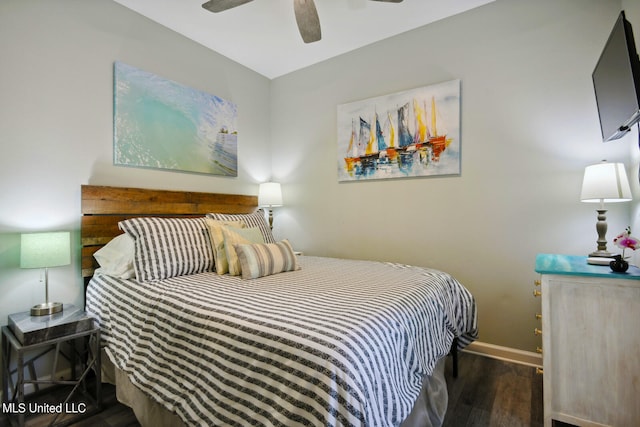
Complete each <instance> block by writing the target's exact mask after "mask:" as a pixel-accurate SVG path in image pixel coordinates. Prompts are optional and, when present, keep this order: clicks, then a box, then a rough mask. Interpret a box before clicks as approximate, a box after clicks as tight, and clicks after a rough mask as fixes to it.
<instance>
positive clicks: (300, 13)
mask: <svg viewBox="0 0 640 427" xmlns="http://www.w3.org/2000/svg"><path fill="white" fill-rule="evenodd" d="M293 10H294V12H295V14H296V22H297V23H298V30H299V31H300V36H302V41H304V42H305V43H313V42H317V41H318V40H320V39H321V38H322V31H321V30H320V18H319V17H318V10H317V9H316V4H315V3H314V1H313V0H293Z"/></svg>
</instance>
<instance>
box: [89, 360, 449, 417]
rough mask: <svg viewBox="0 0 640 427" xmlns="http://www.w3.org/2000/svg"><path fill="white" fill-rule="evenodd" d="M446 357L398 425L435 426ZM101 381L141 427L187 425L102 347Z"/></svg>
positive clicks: (441, 412)
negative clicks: (136, 382) (142, 388)
mask: <svg viewBox="0 0 640 427" xmlns="http://www.w3.org/2000/svg"><path fill="white" fill-rule="evenodd" d="M445 360H446V357H443V358H442V359H440V360H439V361H438V363H437V364H436V367H435V368H434V370H433V375H431V376H429V377H427V378H425V380H424V382H423V383H422V390H421V391H420V395H419V396H418V399H417V400H416V403H415V404H414V406H413V409H412V410H411V413H410V414H409V416H408V417H407V419H405V420H404V421H403V422H402V424H400V426H401V427H439V426H441V425H442V423H443V421H444V416H445V413H446V411H447V403H448V398H449V397H448V394H447V383H446V380H445V377H444V365H445ZM102 380H103V381H104V382H106V383H110V384H113V385H115V386H116V398H117V399H118V401H119V402H120V403H122V404H124V405H126V406H128V407H130V408H131V409H132V410H133V413H134V414H135V415H136V418H137V419H138V421H139V422H140V425H142V426H143V427H187V426H186V424H185V423H184V422H183V421H182V420H181V419H180V418H179V417H178V416H177V415H176V414H174V413H173V412H171V411H169V410H167V409H166V408H164V407H163V406H162V405H160V404H159V403H157V402H156V401H154V400H153V399H151V398H150V397H149V396H147V395H146V394H144V393H143V392H142V391H140V390H139V389H138V388H137V387H136V386H135V385H133V383H131V381H130V380H129V378H128V377H127V375H126V374H125V373H124V372H123V371H121V370H120V369H117V368H116V366H115V365H114V364H113V362H112V361H111V359H110V358H109V355H108V353H107V352H105V351H104V350H102Z"/></svg>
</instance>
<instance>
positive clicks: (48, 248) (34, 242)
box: [20, 231, 71, 268]
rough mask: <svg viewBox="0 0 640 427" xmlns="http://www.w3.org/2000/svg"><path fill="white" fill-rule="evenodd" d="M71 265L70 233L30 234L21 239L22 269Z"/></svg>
mask: <svg viewBox="0 0 640 427" xmlns="http://www.w3.org/2000/svg"><path fill="white" fill-rule="evenodd" d="M70 263H71V241H70V233H69V232H68V231H59V232H51V233H29V234H23V235H22V236H21V238H20V268H45V267H59V266H62V265H69V264H70Z"/></svg>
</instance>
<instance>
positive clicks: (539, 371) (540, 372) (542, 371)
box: [536, 368, 544, 375]
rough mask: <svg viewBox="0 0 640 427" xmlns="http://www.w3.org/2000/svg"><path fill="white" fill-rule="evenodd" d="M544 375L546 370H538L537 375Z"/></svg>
mask: <svg viewBox="0 0 640 427" xmlns="http://www.w3.org/2000/svg"><path fill="white" fill-rule="evenodd" d="M543 373H544V369H542V368H536V374H538V375H542V374H543Z"/></svg>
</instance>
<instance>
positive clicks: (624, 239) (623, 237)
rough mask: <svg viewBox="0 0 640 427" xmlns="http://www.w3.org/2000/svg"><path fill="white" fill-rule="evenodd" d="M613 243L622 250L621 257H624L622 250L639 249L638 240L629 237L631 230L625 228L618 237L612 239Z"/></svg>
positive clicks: (639, 242) (639, 241)
mask: <svg viewBox="0 0 640 427" xmlns="http://www.w3.org/2000/svg"><path fill="white" fill-rule="evenodd" d="M613 243H614V244H615V245H616V246H617V247H619V248H621V249H622V256H623V257H624V250H625V249H627V248H628V249H632V250H634V251H635V250H636V249H638V248H639V247H640V240H638V239H637V238H636V237H633V236H632V235H631V228H629V227H627V229H626V230H625V231H624V232H623V233H620V234H618V236H616V237H615V238H614V239H613Z"/></svg>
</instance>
